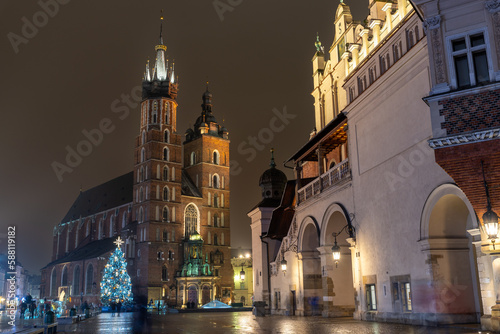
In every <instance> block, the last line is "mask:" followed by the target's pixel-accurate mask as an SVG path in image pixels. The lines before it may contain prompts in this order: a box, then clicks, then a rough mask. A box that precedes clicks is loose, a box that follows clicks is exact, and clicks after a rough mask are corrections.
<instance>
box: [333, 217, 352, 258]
mask: <svg viewBox="0 0 500 334" xmlns="http://www.w3.org/2000/svg"><path fill="white" fill-rule="evenodd" d="M351 215H352V216H354V215H353V214H351ZM351 215H349V216H347V215H346V217H348V218H347V224H346V225H345V226H344V227H342V229H341V230H340V231H339V232H338V233H335V232H333V233H332V235H333V237H334V238H335V242H334V244H333V247H332V256H333V261H335V268H337V266H338V264H339V260H340V246H339V245H338V244H337V236H338V235H339V234H340V233H342V232H343V231H344V230H345V229H347V232H346V233H348V234H349V238H354V237H355V229H354V226H352V224H351Z"/></svg>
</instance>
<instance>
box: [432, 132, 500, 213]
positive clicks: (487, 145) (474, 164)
mask: <svg viewBox="0 0 500 334" xmlns="http://www.w3.org/2000/svg"><path fill="white" fill-rule="evenodd" d="M435 154H436V162H437V163H438V164H439V165H440V166H441V167H442V168H443V169H444V170H445V171H446V172H447V173H448V174H449V175H450V176H451V177H452V178H453V180H454V181H455V182H456V184H457V185H458V186H459V187H460V188H461V189H462V191H463V192H464V193H465V195H466V196H467V198H468V199H469V201H470V202H471V204H472V206H473V207H474V210H475V211H476V214H477V216H478V217H479V219H482V215H483V214H484V213H485V212H486V192H485V189H484V184H483V174H482V170H481V161H484V172H485V176H486V181H487V182H488V187H489V189H490V198H491V205H492V208H493V211H495V212H496V213H497V214H500V139H496V140H491V141H485V142H480V143H474V144H467V145H458V146H453V147H448V148H442V149H437V150H435Z"/></svg>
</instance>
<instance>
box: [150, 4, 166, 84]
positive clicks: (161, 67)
mask: <svg viewBox="0 0 500 334" xmlns="http://www.w3.org/2000/svg"><path fill="white" fill-rule="evenodd" d="M155 51H156V61H155V68H154V76H153V79H154V80H160V81H165V80H166V79H167V67H166V64H165V51H167V47H166V46H165V45H164V44H163V10H162V15H161V17H160V43H159V44H158V45H156V46H155Z"/></svg>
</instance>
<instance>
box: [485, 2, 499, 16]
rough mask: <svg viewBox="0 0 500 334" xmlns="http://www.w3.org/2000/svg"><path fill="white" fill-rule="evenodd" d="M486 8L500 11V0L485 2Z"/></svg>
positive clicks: (494, 11)
mask: <svg viewBox="0 0 500 334" xmlns="http://www.w3.org/2000/svg"><path fill="white" fill-rule="evenodd" d="M485 7H486V10H488V12H490V13H498V12H500V0H489V1H486V3H485Z"/></svg>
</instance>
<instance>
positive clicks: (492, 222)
mask: <svg viewBox="0 0 500 334" xmlns="http://www.w3.org/2000/svg"><path fill="white" fill-rule="evenodd" d="M481 168H482V170H483V182H484V189H485V190H486V202H487V205H486V212H485V213H484V215H483V225H484V229H485V231H486V234H487V235H488V239H490V240H491V244H492V245H493V249H495V241H496V238H497V237H498V215H497V214H496V212H495V211H493V210H492V209H491V201H490V192H489V189H488V184H487V183H486V177H485V176H484V166H483V161H481Z"/></svg>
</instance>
